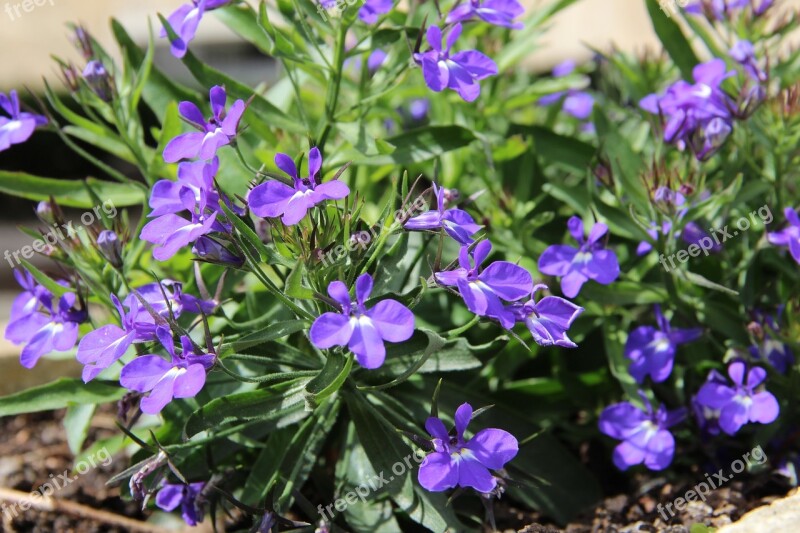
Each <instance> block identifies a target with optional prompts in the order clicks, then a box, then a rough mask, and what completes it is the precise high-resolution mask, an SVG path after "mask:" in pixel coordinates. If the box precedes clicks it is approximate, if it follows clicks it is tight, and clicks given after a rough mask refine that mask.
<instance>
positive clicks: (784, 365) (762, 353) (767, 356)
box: [748, 305, 795, 374]
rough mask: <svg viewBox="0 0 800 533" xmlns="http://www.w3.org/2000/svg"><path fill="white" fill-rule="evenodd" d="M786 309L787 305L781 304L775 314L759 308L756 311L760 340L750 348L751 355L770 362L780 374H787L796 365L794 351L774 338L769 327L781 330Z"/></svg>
mask: <svg viewBox="0 0 800 533" xmlns="http://www.w3.org/2000/svg"><path fill="white" fill-rule="evenodd" d="M784 309H785V306H783V305H781V306H779V307H778V309H777V313H776V314H775V315H771V314H768V313H764V312H762V311H758V310H756V311H755V316H756V322H754V323H753V324H754V325H756V326H757V327H758V328H759V329H760V333H757V335H756V336H757V337H758V338H759V339H760V342H759V343H758V344H756V345H753V346H750V348H749V351H750V355H752V356H753V357H754V358H756V359H761V360H764V361H766V362H768V363H769V364H770V365H772V367H773V368H774V369H775V370H776V371H777V372H778V373H780V374H785V373H786V372H787V371H788V370H789V369H790V368H791V367H792V366H793V365H794V362H795V358H794V353H792V350H791V349H790V348H789V346H787V345H786V344H784V343H783V342H781V341H779V340H777V339H775V338H773V336H772V334H771V333H770V332H769V331H768V329H767V328H769V329H771V330H772V331H773V332H778V331H780V326H779V325H778V324H779V322H780V321H781V315H782V314H783V311H784ZM748 329H749V328H748Z"/></svg>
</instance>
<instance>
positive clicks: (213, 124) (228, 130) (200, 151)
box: [164, 85, 247, 163]
mask: <svg viewBox="0 0 800 533" xmlns="http://www.w3.org/2000/svg"><path fill="white" fill-rule="evenodd" d="M209 99H210V100H211V111H212V112H213V115H212V116H211V118H209V119H208V121H206V119H205V117H203V113H202V111H200V108H199V107H197V106H196V105H195V104H193V103H192V102H181V103H180V104H179V105H178V110H179V111H180V113H181V116H182V117H183V118H184V119H185V120H186V121H187V122H188V123H189V124H191V125H192V126H194V127H195V128H196V129H198V130H200V131H199V132H189V133H183V134H181V135H178V136H177V137H175V138H174V139H172V140H171V141H170V142H169V143H168V144H167V146H166V148H164V161H166V162H167V163H175V162H177V161H180V160H181V159H198V158H199V159H203V160H209V159H211V158H213V157H214V156H215V155H216V153H217V150H218V149H219V148H222V147H223V146H226V145H228V144H230V143H231V142H233V140H234V138H235V137H236V132H237V130H238V129H239V121H240V120H241V119H242V115H243V114H244V111H245V108H246V107H247V106H246V104H245V103H244V100H236V101H235V102H234V103H233V105H232V106H231V108H230V110H228V111H226V110H225V103H226V101H227V99H228V96H227V93H226V92H225V89H224V88H222V87H220V86H219V85H215V86H214V87H212V88H211V91H210V92H209Z"/></svg>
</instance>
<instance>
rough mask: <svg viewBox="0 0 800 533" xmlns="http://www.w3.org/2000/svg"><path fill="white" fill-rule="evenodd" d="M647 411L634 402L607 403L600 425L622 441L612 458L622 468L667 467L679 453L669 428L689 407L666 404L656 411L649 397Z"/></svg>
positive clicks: (655, 468)
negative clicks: (671, 408)
mask: <svg viewBox="0 0 800 533" xmlns="http://www.w3.org/2000/svg"><path fill="white" fill-rule="evenodd" d="M645 408H646V411H643V410H641V409H639V408H638V407H636V406H635V405H634V404H632V403H630V402H621V403H616V404H614V405H610V406H608V407H606V408H605V409H604V410H603V412H602V413H601V414H600V420H599V422H598V426H599V428H600V431H601V432H603V433H604V434H606V435H608V436H609V437H611V438H613V439H617V440H621V441H622V442H621V443H619V444H618V445H617V447H616V448H614V454H613V456H612V459H613V460H614V465H616V467H617V468H619V469H620V470H627V469H628V468H630V467H631V466H634V465H638V464H641V463H644V465H645V466H646V467H647V468H649V469H650V470H663V469H665V468H666V467H668V466H669V465H670V463H672V458H673V456H674V455H675V437H673V436H672V433H670V432H669V428H670V427H672V426H674V425H675V424H677V423H679V422H681V421H682V420H683V419H684V418H685V416H686V410H685V409H677V410H675V411H668V410H667V408H666V407H665V406H664V405H661V406H659V408H658V411H653V408H652V407H651V406H650V403H649V402H647V401H646V399H645Z"/></svg>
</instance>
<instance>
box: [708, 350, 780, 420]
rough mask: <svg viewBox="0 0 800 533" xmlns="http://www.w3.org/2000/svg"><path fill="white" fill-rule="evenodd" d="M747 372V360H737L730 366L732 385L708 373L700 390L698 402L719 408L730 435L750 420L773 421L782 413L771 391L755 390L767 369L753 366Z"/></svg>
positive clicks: (712, 407) (720, 418)
mask: <svg viewBox="0 0 800 533" xmlns="http://www.w3.org/2000/svg"><path fill="white" fill-rule="evenodd" d="M745 371H746V365H745V364H744V362H742V361H734V362H733V363H731V364H730V366H728V376H730V378H731V380H732V381H733V386H730V385H728V384H727V383H720V382H719V380H718V379H714V378H713V377H712V376H709V380H708V381H707V382H706V383H705V384H704V385H703V386H702V387H701V388H700V391H699V392H698V393H697V403H698V404H699V405H702V406H705V407H709V408H711V409H718V410H719V412H720V414H719V427H720V429H722V431H724V432H725V433H727V434H728V435H734V434H735V433H736V432H738V431H739V430H740V429H741V428H742V426H743V425H745V424H747V423H748V422H758V423H761V424H770V423H772V422H774V421H775V419H777V418H778V414H779V413H780V406H779V405H778V400H777V399H775V396H773V395H772V393H770V392H768V391H766V390H763V391H761V392H755V390H756V388H757V387H758V386H759V385H761V383H762V382H763V381H764V379H766V377H767V372H766V370H764V369H763V368H760V367H753V368H751V369H750V371H749V372H747V374H746V375H745Z"/></svg>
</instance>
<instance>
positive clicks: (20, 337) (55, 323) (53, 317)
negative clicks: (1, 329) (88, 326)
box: [5, 270, 87, 368]
mask: <svg viewBox="0 0 800 533" xmlns="http://www.w3.org/2000/svg"><path fill="white" fill-rule="evenodd" d="M14 277H16V278H17V282H18V283H19V284H20V286H22V288H23V289H25V290H24V291H23V293H22V294H20V295H19V296H17V297H16V298H15V299H14V303H13V304H12V306H11V317H10V319H9V323H8V326H7V327H6V331H5V338H6V339H7V340H9V341H11V342H13V343H14V344H25V347H24V348H23V349H22V353H21V354H20V364H21V365H22V366H24V367H25V368H33V367H34V366H36V363H37V362H38V361H39V359H40V358H41V357H42V356H43V355H47V354H48V353H50V352H53V351H60V352H64V351H67V350H70V349H72V348H73V347H74V346H75V342H76V341H77V340H78V324H80V323H81V322H83V321H85V320H86V316H87V313H86V310H85V309H76V307H75V304H76V301H77V296H75V293H73V292H68V293H66V294H64V295H63V296H61V297H60V298H58V300H57V301H56V298H55V297H54V296H53V294H52V293H51V292H50V291H48V290H47V289H45V288H44V287H43V286H41V285H39V284H37V283H36V280H35V279H34V277H33V276H32V275H31V274H30V273H28V272H25V273H24V274H23V273H20V272H18V271H17V270H14ZM59 284H60V285H62V286H65V287H67V286H68V285H67V283H66V282H59Z"/></svg>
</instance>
